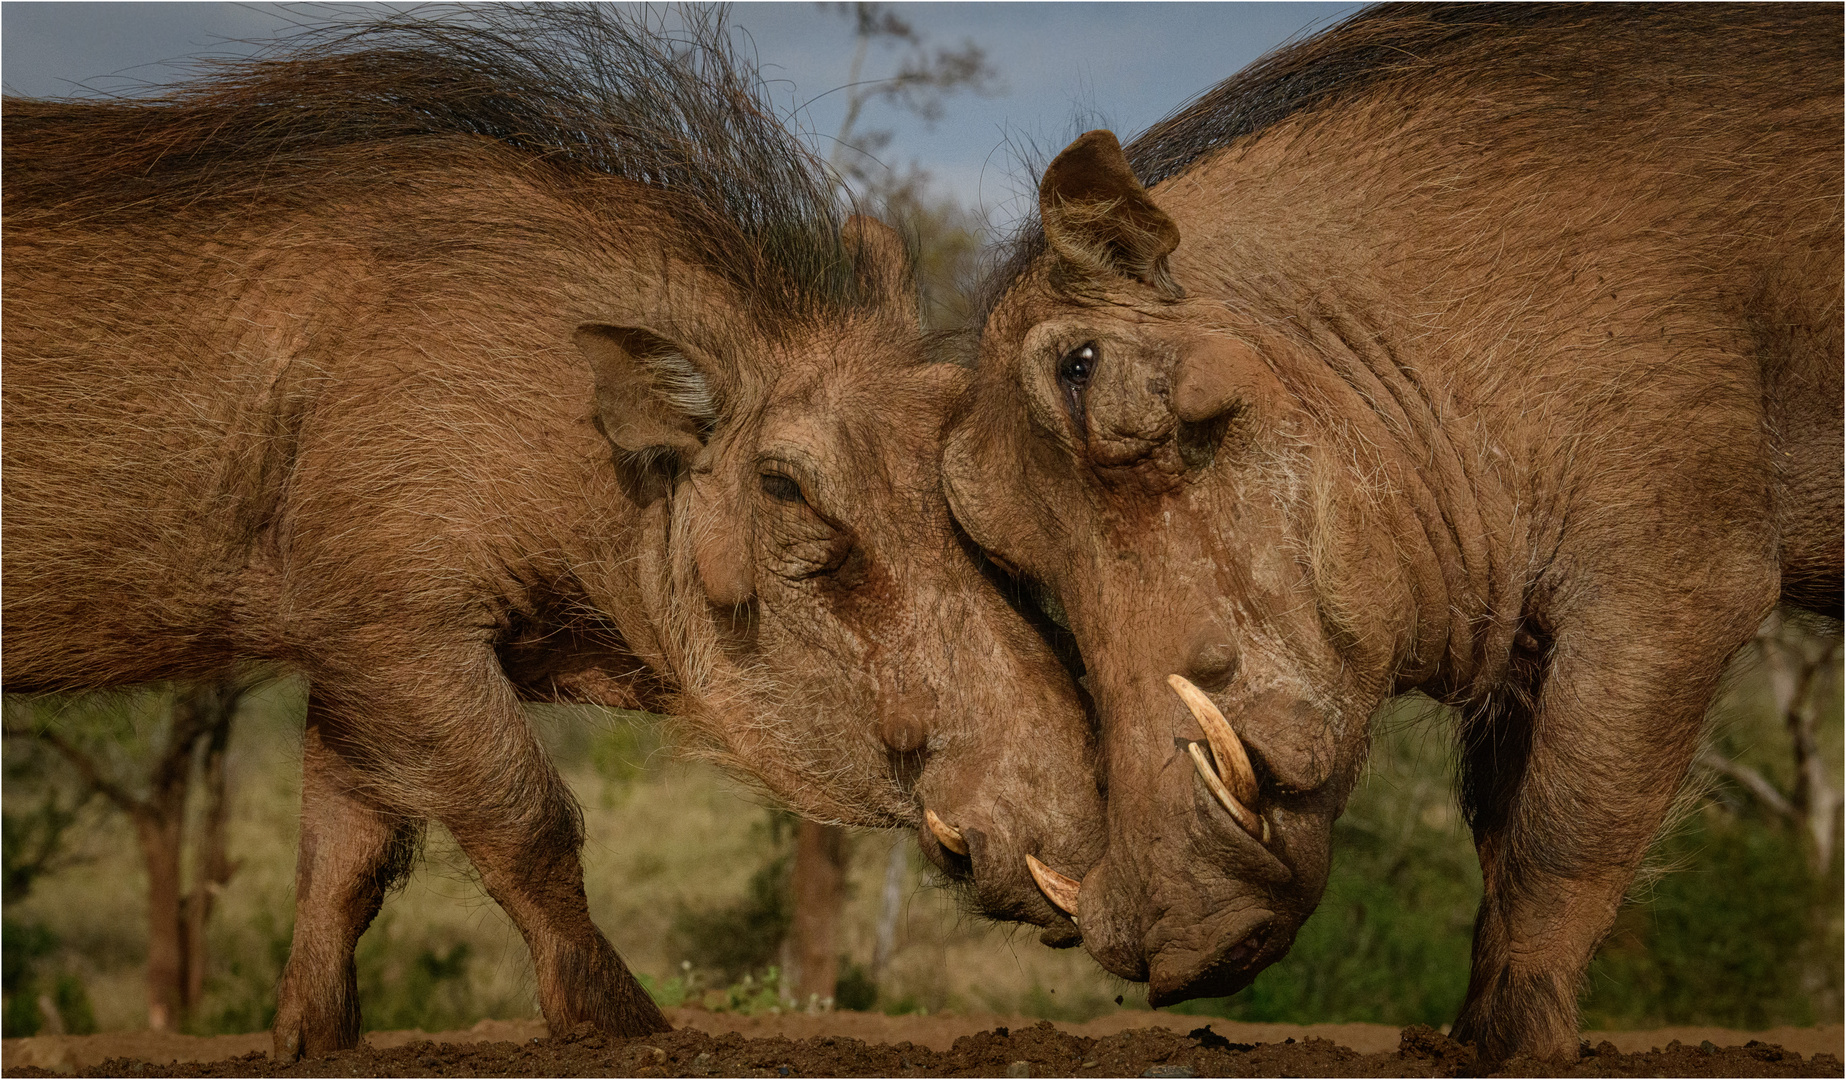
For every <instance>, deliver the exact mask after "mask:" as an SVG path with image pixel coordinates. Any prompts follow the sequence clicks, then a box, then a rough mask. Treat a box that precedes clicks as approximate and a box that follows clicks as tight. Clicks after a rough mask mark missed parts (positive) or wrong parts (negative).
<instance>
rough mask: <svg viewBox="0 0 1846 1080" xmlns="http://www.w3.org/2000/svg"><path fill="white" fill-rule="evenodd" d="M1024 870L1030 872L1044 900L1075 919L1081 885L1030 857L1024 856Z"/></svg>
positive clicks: (1074, 879)
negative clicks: (1042, 893) (1043, 895)
mask: <svg viewBox="0 0 1846 1080" xmlns="http://www.w3.org/2000/svg"><path fill="white" fill-rule="evenodd" d="M1026 869H1027V870H1030V871H1032V880H1033V881H1036V882H1038V887H1039V889H1040V890H1042V891H1043V892H1044V894H1045V899H1047V900H1049V901H1051V902H1052V903H1053V904H1055V905H1057V909H1058V910H1059V911H1062V912H1063V913H1064V914H1066V915H1069V916H1070V917H1071V918H1073V919H1074V918H1076V917H1077V891H1078V890H1079V889H1082V888H1083V885H1082V884H1081V883H1080V882H1078V881H1077V879H1076V878H1071V877H1065V876H1064V875H1063V874H1060V873H1058V872H1057V871H1056V870H1053V869H1052V868H1051V867H1049V866H1046V865H1045V864H1044V863H1042V862H1039V861H1038V860H1037V859H1035V858H1033V857H1032V856H1030V855H1027V856H1026Z"/></svg>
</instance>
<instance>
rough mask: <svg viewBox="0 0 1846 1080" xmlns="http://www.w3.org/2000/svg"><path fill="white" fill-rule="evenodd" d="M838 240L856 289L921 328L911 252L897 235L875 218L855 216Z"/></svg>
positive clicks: (894, 230) (842, 228)
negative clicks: (848, 257) (847, 255)
mask: <svg viewBox="0 0 1846 1080" xmlns="http://www.w3.org/2000/svg"><path fill="white" fill-rule="evenodd" d="M840 240H841V242H842V243H844V244H845V245H846V250H847V252H848V253H850V254H851V256H852V263H853V276H854V277H855V278H857V279H858V281H859V287H860V288H861V289H863V290H865V291H866V292H867V293H870V294H871V295H873V296H875V297H878V298H879V299H881V300H883V301H885V302H886V303H887V304H889V305H891V308H892V310H894V311H902V312H904V313H906V314H907V315H908V316H909V321H910V322H911V324H912V325H921V312H920V311H919V310H918V306H917V302H918V297H917V280H916V277H915V275H914V274H913V273H912V272H911V260H910V249H909V247H908V246H907V245H906V244H905V243H904V238H903V237H902V236H900V235H898V231H897V230H896V229H893V228H892V227H891V226H889V225H886V224H885V223H884V222H882V221H880V220H878V219H877V218H875V217H870V216H868V215H865V214H854V215H853V216H851V217H849V218H847V219H846V224H845V225H844V226H842V227H841V229H840Z"/></svg>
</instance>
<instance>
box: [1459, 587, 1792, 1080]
mask: <svg viewBox="0 0 1846 1080" xmlns="http://www.w3.org/2000/svg"><path fill="white" fill-rule="evenodd" d="M1755 569H1756V570H1757V571H1758V572H1757V573H1750V572H1748V571H1747V570H1743V571H1741V572H1739V573H1737V574H1735V575H1734V576H1731V577H1729V578H1728V580H1729V581H1731V582H1734V583H1735V585H1734V586H1731V587H1720V586H1717V585H1713V584H1710V583H1709V581H1708V583H1707V585H1706V588H1704V589H1701V590H1694V589H1685V590H1683V591H1675V592H1673V593H1667V592H1665V591H1664V590H1663V591H1662V592H1660V593H1658V594H1654V595H1641V596H1637V595H1635V594H1634V591H1630V592H1629V595H1627V596H1622V595H1619V593H1620V592H1622V591H1625V590H1624V586H1627V587H1628V589H1629V590H1632V584H1631V583H1617V582H1599V583H1598V584H1599V585H1600V586H1601V588H1599V589H1584V590H1583V593H1584V595H1586V596H1592V597H1594V598H1595V601H1596V606H1595V608H1594V609H1592V610H1590V611H1586V612H1585V613H1584V614H1583V615H1582V617H1580V618H1571V617H1568V616H1566V617H1563V618H1560V619H1558V620H1557V621H1556V622H1555V624H1554V625H1555V626H1556V631H1555V633H1552V634H1547V635H1545V636H1546V640H1539V639H1538V638H1536V637H1533V636H1530V635H1528V637H1527V640H1528V641H1529V642H1530V643H1531V644H1532V645H1533V647H1532V648H1530V649H1528V650H1526V655H1525V656H1524V658H1523V659H1522V660H1521V661H1519V662H1517V663H1516V666H1523V668H1524V669H1525V670H1524V673H1523V677H1522V678H1521V679H1520V680H1518V683H1519V685H1517V686H1515V687H1513V688H1510V689H1509V690H1508V691H1506V692H1505V693H1503V695H1502V696H1501V697H1500V698H1498V699H1497V700H1495V701H1493V702H1491V703H1489V704H1487V705H1484V706H1482V707H1480V708H1478V709H1476V710H1474V712H1473V713H1472V714H1471V715H1470V716H1469V718H1468V720H1467V722H1466V726H1465V727H1464V734H1463V765H1464V784H1463V790H1464V799H1465V803H1466V805H1467V809H1468V812H1469V815H1470V817H1471V819H1472V821H1473V825H1474V835H1475V843H1476V846H1477V849H1478V851H1479V854H1480V859H1481V872H1482V878H1483V884H1484V895H1483V896H1482V899H1481V909H1480V914H1479V915H1478V917H1477V919H1476V922H1475V929H1474V963H1473V972H1472V976H1471V978H1470V980H1469V985H1468V995H1467V999H1466V1001H1465V1002H1464V1004H1463V1006H1462V1011H1461V1015H1460V1017H1459V1018H1458V1019H1457V1020H1456V1023H1455V1028H1454V1034H1455V1036H1456V1037H1457V1038H1459V1039H1463V1040H1465V1041H1469V1042H1473V1043H1475V1044H1476V1046H1477V1047H1478V1048H1479V1052H1480V1054H1481V1057H1482V1059H1483V1060H1484V1061H1487V1062H1503V1061H1505V1060H1506V1059H1507V1058H1508V1057H1510V1056H1512V1055H1513V1054H1518V1053H1526V1054H1531V1055H1533V1056H1535V1057H1540V1058H1545V1059H1551V1060H1560V1059H1561V1060H1569V1061H1574V1060H1576V1057H1577V1045H1578V1029H1577V1022H1578V1021H1577V993H1578V988H1579V987H1580V985H1581V983H1582V980H1583V976H1584V973H1585V971H1586V969H1587V968H1588V966H1589V962H1590V958H1591V956H1592V955H1593V954H1594V953H1595V950H1596V946H1597V945H1598V944H1599V943H1600V942H1601V940H1602V938H1603V936H1604V935H1606V934H1607V933H1608V932H1609V929H1610V927H1611V926H1612V925H1613V924H1614V921H1615V916H1616V912H1617V909H1618V908H1619V907H1620V906H1621V903H1622V900H1623V897H1624V896H1625V895H1626V893H1627V891H1628V889H1629V887H1630V885H1631V884H1632V883H1633V881H1634V876H1635V871H1636V869H1637V868H1638V867H1639V865H1640V863H1641V860H1642V858H1643V856H1644V855H1645V854H1646V852H1647V849H1648V846H1649V844H1650V843H1651V842H1652V840H1653V838H1654V836H1655V834H1656V833H1657V832H1658V831H1659V829H1660V827H1661V824H1662V823H1663V822H1664V821H1665V820H1666V818H1667V815H1668V813H1669V811H1670V810H1671V808H1672V805H1673V802H1674V799H1675V798H1676V796H1677V795H1678V793H1679V791H1680V787H1681V784H1682V782H1683V781H1684V778H1685V775H1686V771H1687V768H1688V767H1689V764H1690V762H1691V759H1692V755H1693V752H1694V751H1695V750H1696V749H1697V747H1698V741H1699V737H1698V732H1699V729H1700V724H1701V722H1702V720H1703V718H1704V715H1705V710H1706V707H1707V705H1708V703H1709V701H1710V698H1711V696H1712V693H1713V692H1714V690H1715V687H1716V684H1717V678H1718V674H1719V672H1720V671H1721V670H1722V668H1723V665H1724V663H1725V661H1726V660H1727V659H1728V658H1729V656H1730V655H1731V653H1732V652H1734V651H1735V650H1736V648H1737V647H1738V646H1740V645H1741V644H1742V643H1743V642H1744V641H1745V640H1747V638H1748V636H1749V634H1750V631H1751V628H1752V627H1754V626H1755V624H1756V622H1757V621H1758V620H1759V619H1761V617H1762V616H1763V615H1764V614H1765V613H1766V612H1767V611H1768V609H1769V606H1770V604H1771V603H1772V601H1773V599H1774V577H1773V572H1770V573H1768V574H1767V575H1765V574H1764V573H1763V572H1762V568H1761V567H1760V566H1759V567H1756V568H1755ZM1765 576H1767V579H1768V580H1767V581H1766V582H1765V581H1764V578H1765ZM1715 577H1716V575H1714V578H1715ZM1756 585H1760V586H1761V587H1754V586H1756Z"/></svg>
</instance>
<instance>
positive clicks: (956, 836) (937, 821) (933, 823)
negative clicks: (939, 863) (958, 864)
mask: <svg viewBox="0 0 1846 1080" xmlns="http://www.w3.org/2000/svg"><path fill="white" fill-rule="evenodd" d="M923 820H924V821H927V822H929V831H930V832H932V833H935V834H936V842H937V843H938V844H941V845H942V846H943V847H945V848H948V849H949V850H950V851H953V852H954V853H955V854H957V855H966V854H968V841H966V840H964V839H962V835H961V830H960V829H957V828H956V827H955V826H953V825H950V824H949V823H948V822H946V821H944V820H942V819H941V818H939V817H937V816H936V812H935V811H934V810H925V811H923Z"/></svg>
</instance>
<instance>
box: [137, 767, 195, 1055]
mask: <svg viewBox="0 0 1846 1080" xmlns="http://www.w3.org/2000/svg"><path fill="white" fill-rule="evenodd" d="M134 819H135V838H136V839H137V840H139V841H140V843H141V858H142V860H143V861H144V862H145V863H146V864H147V1026H148V1027H149V1028H150V1029H151V1030H153V1031H173V1030H175V1029H177V1028H178V1027H179V1025H180V1023H181V1022H182V1020H183V1019H184V1017H185V1013H186V999H185V978H186V948H185V943H184V942H183V941H182V940H181V935H182V933H183V931H182V929H181V927H182V923H181V920H180V889H179V875H180V865H179V863H180V819H179V817H178V816H177V815H169V814H163V813H161V812H160V808H158V807H156V806H155V805H153V800H150V801H149V803H146V804H143V805H142V806H141V807H140V808H138V810H137V811H136V813H135V815H134Z"/></svg>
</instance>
